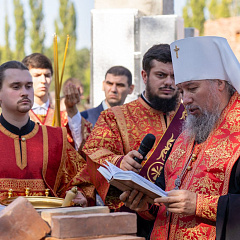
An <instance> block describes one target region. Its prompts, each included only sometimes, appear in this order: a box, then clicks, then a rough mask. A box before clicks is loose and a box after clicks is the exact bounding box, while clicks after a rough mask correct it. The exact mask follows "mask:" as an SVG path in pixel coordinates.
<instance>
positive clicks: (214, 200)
mask: <svg viewBox="0 0 240 240" xmlns="http://www.w3.org/2000/svg"><path fill="white" fill-rule="evenodd" d="M218 199H219V196H211V195H204V194H198V195H197V204H196V216H198V217H201V218H206V219H209V220H211V221H216V217H217V204H218Z"/></svg>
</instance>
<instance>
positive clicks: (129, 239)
mask: <svg viewBox="0 0 240 240" xmlns="http://www.w3.org/2000/svg"><path fill="white" fill-rule="evenodd" d="M61 239H62V238H55V237H47V238H45V240H61ZM64 240H145V238H144V237H137V236H131V235H118V236H115V235H114V236H100V237H79V238H64Z"/></svg>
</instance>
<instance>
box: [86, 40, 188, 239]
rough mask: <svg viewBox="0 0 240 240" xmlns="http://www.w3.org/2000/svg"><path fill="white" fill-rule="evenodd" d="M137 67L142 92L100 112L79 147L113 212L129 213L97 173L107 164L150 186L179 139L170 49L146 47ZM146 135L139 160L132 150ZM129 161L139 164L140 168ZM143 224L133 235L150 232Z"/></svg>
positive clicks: (179, 114)
mask: <svg viewBox="0 0 240 240" xmlns="http://www.w3.org/2000/svg"><path fill="white" fill-rule="evenodd" d="M142 67H143V70H142V72H141V74H142V78H143V81H144V84H145V85H146V89H145V91H144V92H143V93H142V94H141V96H140V97H139V98H138V99H137V100H135V101H133V102H130V103H127V104H124V105H122V106H116V107H112V108H110V109H108V110H106V111H103V112H102V113H101V115H100V117H99V118H98V121H97V123H96V125H95V127H94V129H93V131H92V133H91V135H90V136H89V138H88V140H87V142H86V144H85V146H84V148H83V151H84V152H85V154H86V155H87V158H88V161H87V164H88V172H89V174H90V176H91V181H92V182H93V183H94V185H95V187H96V190H97V192H98V194H99V195H100V196H101V198H102V199H103V201H104V203H105V205H107V206H109V208H110V209H111V210H112V211H119V210H120V211H129V209H128V210H127V209H126V208H124V206H123V203H122V202H121V201H120V200H119V195H120V194H119V191H117V190H116V189H115V188H113V187H112V186H111V187H110V185H109V184H108V182H107V181H106V179H105V178H104V177H103V176H102V175H101V174H100V173H99V172H98V171H97V169H98V168H99V167H100V166H102V165H103V164H104V163H106V160H107V161H109V162H111V163H112V164H115V165H116V166H118V167H119V168H121V169H123V170H132V171H134V172H136V173H139V174H140V175H142V176H144V177H145V178H147V179H149V180H150V181H152V182H155V181H156V179H157V177H158V176H159V175H160V173H161V170H162V167H163V165H164V161H165V155H166V152H167V151H168V150H169V148H170V147H171V146H172V144H173V142H174V141H175V139H176V138H177V137H178V135H179V134H180V131H181V126H182V123H183V121H184V118H185V109H184V107H183V105H182V104H181V103H180V101H179V93H178V91H177V88H176V85H175V81H174V74H173V67H172V59H171V52H170V46H169V45H168V44H159V45H154V46H153V47H151V48H150V49H149V50H148V51H147V52H146V53H145V55H144V57H143V61H142ZM148 133H151V134H153V135H155V137H156V141H155V144H154V146H153V148H152V150H151V151H150V152H149V153H148V155H147V156H146V159H143V156H142V155H141V154H140V153H139V152H138V151H137V150H138V149H139V146H140V143H141V141H142V140H143V138H144V137H145V136H146V134H148ZM134 157H137V158H139V159H142V160H143V161H142V164H139V163H138V162H136V161H135V160H134V159H133V158H134ZM147 225H148V224H147V223H144V224H140V223H139V221H138V236H146V235H147V234H148V233H149V231H150V230H149V229H147V230H144V227H145V226H147ZM143 232H144V233H143Z"/></svg>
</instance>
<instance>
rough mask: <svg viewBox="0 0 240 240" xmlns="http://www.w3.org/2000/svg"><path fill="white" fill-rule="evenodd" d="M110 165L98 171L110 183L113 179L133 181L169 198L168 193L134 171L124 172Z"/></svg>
mask: <svg viewBox="0 0 240 240" xmlns="http://www.w3.org/2000/svg"><path fill="white" fill-rule="evenodd" d="M107 164H108V165H106V164H105V165H104V166H105V167H106V168H104V167H100V168H99V169H98V171H99V172H100V173H101V174H102V175H103V176H104V177H105V178H106V179H107V180H108V181H110V180H111V178H112V177H113V178H115V179H121V180H132V181H134V182H135V183H137V184H139V185H141V186H142V187H144V188H146V189H149V190H152V191H153V192H155V193H156V194H158V195H160V196H167V193H166V192H165V191H164V190H162V189H161V188H160V187H158V186H157V185H155V184H154V183H152V182H150V181H149V180H147V179H146V178H144V177H142V176H140V175H139V174H137V173H135V172H133V171H123V170H122V169H120V168H118V167H116V166H115V165H113V164H112V163H110V162H108V161H107Z"/></svg>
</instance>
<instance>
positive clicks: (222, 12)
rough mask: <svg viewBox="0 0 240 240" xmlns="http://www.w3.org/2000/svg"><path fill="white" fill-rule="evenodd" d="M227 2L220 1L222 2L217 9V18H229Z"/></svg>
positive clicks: (224, 0) (226, 0) (227, 0)
mask: <svg viewBox="0 0 240 240" xmlns="http://www.w3.org/2000/svg"><path fill="white" fill-rule="evenodd" d="M229 3H230V2H229V0H222V2H221V3H220V6H219V9H218V14H219V16H218V17H219V18H220V17H222V18H228V17H230V16H231V15H230V9H229Z"/></svg>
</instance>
